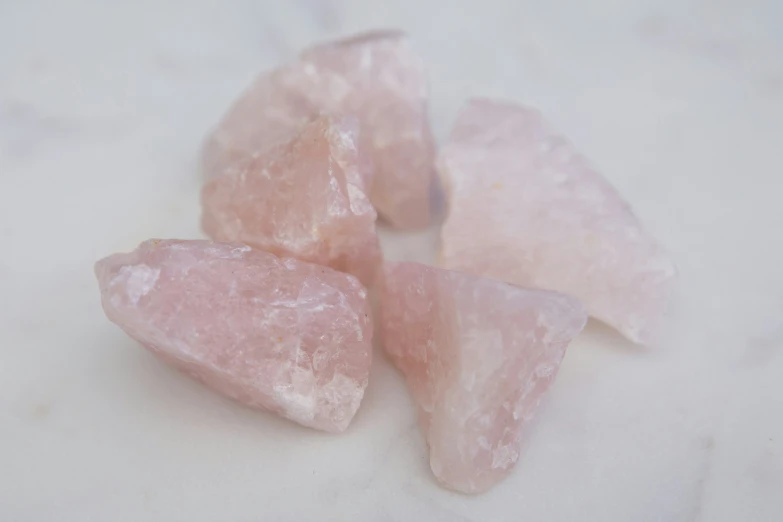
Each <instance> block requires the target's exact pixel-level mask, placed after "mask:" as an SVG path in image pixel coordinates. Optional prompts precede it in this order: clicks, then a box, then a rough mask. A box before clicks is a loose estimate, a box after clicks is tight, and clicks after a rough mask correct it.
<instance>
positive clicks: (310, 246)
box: [201, 117, 380, 285]
mask: <svg viewBox="0 0 783 522" xmlns="http://www.w3.org/2000/svg"><path fill="white" fill-rule="evenodd" d="M355 134H356V129H355V122H353V121H351V120H350V119H345V118H343V119H339V120H334V119H332V118H329V117H320V118H317V119H316V120H314V121H312V122H310V123H306V124H305V125H304V126H303V127H302V129H301V130H300V132H299V133H298V134H297V135H296V136H295V137H294V138H293V139H292V140H291V141H290V142H288V143H285V144H281V145H276V146H273V147H271V148H268V149H266V150H264V151H262V152H258V153H256V155H255V157H253V158H252V160H251V161H250V162H249V163H247V164H246V165H245V166H244V167H243V168H242V169H240V170H227V171H226V172H224V173H222V174H220V175H217V176H215V177H213V178H211V179H210V180H209V181H208V182H207V183H206V185H205V186H204V188H203V190H202V194H201V201H202V206H203V210H204V213H203V217H202V224H203V228H204V231H205V232H206V233H207V235H209V236H210V237H211V238H213V239H216V240H219V241H238V242H241V243H246V244H248V245H250V246H252V247H255V248H260V249H262V250H266V251H268V252H272V253H274V254H277V255H282V256H290V257H296V258H298V259H302V260H304V261H309V262H312V263H317V264H321V265H326V266H330V267H332V268H334V269H336V270H341V271H344V272H348V273H350V274H353V275H355V276H356V277H358V278H359V279H360V280H361V281H362V282H363V283H365V284H367V285H371V284H372V282H373V279H374V276H375V272H376V270H377V268H378V264H379V262H380V247H379V244H378V237H377V235H376V233H375V219H376V213H375V210H374V209H373V207H372V205H371V204H370V201H369V200H368V198H367V196H366V195H365V192H364V180H363V176H362V171H361V170H362V169H361V162H360V158H359V154H358V151H357V149H356V138H355Z"/></svg>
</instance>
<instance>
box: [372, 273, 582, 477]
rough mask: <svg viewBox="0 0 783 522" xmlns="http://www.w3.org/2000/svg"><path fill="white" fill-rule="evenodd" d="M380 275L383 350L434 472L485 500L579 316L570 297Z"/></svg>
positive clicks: (481, 282) (467, 280) (513, 454)
mask: <svg viewBox="0 0 783 522" xmlns="http://www.w3.org/2000/svg"><path fill="white" fill-rule="evenodd" d="M384 272H385V274H384V275H385V289H384V292H383V296H382V301H381V321H380V328H381V336H382V342H383V344H384V347H385V349H386V351H387V352H388V353H389V355H390V356H391V358H392V360H393V361H394V362H395V363H396V364H397V366H399V367H400V368H401V369H402V371H403V372H404V373H405V375H406V377H407V381H408V384H409V386H410V388H411V391H412V393H413V397H414V399H415V400H416V402H417V404H418V407H419V419H420V423H421V426H422V429H423V431H424V434H425V437H426V439H427V444H428V446H429V449H430V466H431V468H432V471H433V473H434V474H435V476H436V477H437V478H438V479H439V480H440V481H441V482H442V483H443V484H444V485H445V486H447V487H449V488H452V489H455V490H458V491H462V492H465V493H478V492H482V491H486V490H487V489H489V488H490V487H491V486H492V485H494V484H495V483H496V482H498V481H499V480H501V479H502V478H503V477H505V476H506V475H507V474H508V473H509V472H510V471H511V469H512V467H513V466H514V464H515V463H516V461H517V459H518V457H519V451H520V438H521V436H522V433H523V431H524V429H525V426H526V425H527V423H528V421H529V420H530V419H531V418H532V416H533V413H534V411H535V410H536V408H537V406H538V404H539V401H540V400H541V397H542V395H543V394H544V392H545V391H546V390H547V389H548V387H549V385H550V384H551V383H552V381H553V379H554V378H555V374H556V373H557V369H558V367H559V365H560V361H561V359H562V358H563V355H564V354H565V350H566V346H567V345H568V343H569V342H570V341H571V339H572V338H573V337H574V336H575V335H576V334H577V333H579V331H580V330H581V329H582V328H583V327H584V324H585V321H586V314H585V312H584V310H583V308H582V306H581V305H580V304H579V302H578V301H577V300H576V299H574V298H572V297H568V296H565V295H561V294H557V293H554V292H547V291H544V290H528V289H524V288H519V287H516V286H512V285H509V284H506V283H502V282H499V281H494V280H491V279H483V278H479V277H475V276H471V275H468V274H462V273H459V272H451V271H448V270H441V269H437V268H431V267H427V266H424V265H420V264H417V263H387V264H386V266H385V270H384Z"/></svg>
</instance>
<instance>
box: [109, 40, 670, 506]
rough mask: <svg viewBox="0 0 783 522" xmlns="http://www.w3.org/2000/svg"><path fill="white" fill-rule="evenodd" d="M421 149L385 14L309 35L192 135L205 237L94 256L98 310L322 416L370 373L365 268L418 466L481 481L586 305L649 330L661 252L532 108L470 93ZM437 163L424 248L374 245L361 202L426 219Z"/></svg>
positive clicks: (489, 480) (403, 54)
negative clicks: (448, 127)
mask: <svg viewBox="0 0 783 522" xmlns="http://www.w3.org/2000/svg"><path fill="white" fill-rule="evenodd" d="M435 156H436V152H435V146H434V142H433V139H432V134H431V131H430V127H429V122H428V116H427V82H426V76H425V70H424V66H423V63H422V61H421V59H420V58H419V57H418V56H417V55H416V54H415V52H414V51H413V50H412V48H411V46H410V43H409V41H408V39H407V38H406V37H405V35H404V34H402V33H399V32H375V33H369V34H364V35H360V36H356V37H353V38H349V39H346V40H340V41H336V42H331V43H326V44H323V45H319V46H317V47H313V48H311V49H308V50H306V51H305V52H303V53H302V54H301V56H300V57H299V58H298V59H296V60H295V61H293V62H292V63H289V64H287V65H284V66H282V67H280V68H278V69H276V70H274V71H271V72H268V73H265V74H262V75H261V76H260V77H259V78H258V79H257V80H256V81H255V82H254V83H253V84H252V85H251V86H250V88H249V89H248V90H247V91H246V92H245V93H244V94H243V95H242V96H241V97H240V98H239V100H238V101H237V102H236V103H235V104H234V105H233V106H232V107H231V108H230V110H229V111H228V113H227V114H226V115H225V117H224V118H223V119H222V120H221V122H220V123H219V124H218V125H217V127H216V128H215V130H214V131H213V132H212V133H211V134H210V135H209V136H208V138H207V140H206V142H205V145H204V150H203V154H202V166H203V169H204V171H205V173H206V176H207V178H206V182H205V185H204V187H203V190H202V195H201V198H202V208H203V215H202V225H203V229H204V231H205V232H206V233H207V235H208V236H210V238H212V239H213V240H214V241H210V240H189V241H179V240H149V241H146V242H144V243H142V244H141V245H140V246H139V247H138V248H137V249H136V250H135V251H133V252H131V253H127V254H115V255H112V256H109V257H107V258H105V259H103V260H101V261H99V262H98V263H97V264H96V267H95V272H96V275H97V278H98V281H99V285H100V289H101V299H102V304H103V308H104V310H105V312H106V315H107V317H108V318H109V319H110V320H111V321H113V322H114V323H116V324H118V325H119V326H120V327H121V328H122V329H123V330H124V331H125V332H127V333H128V335H130V336H131V337H133V338H134V339H136V340H137V341H139V342H140V343H141V344H143V345H144V346H145V347H147V348H148V349H149V350H150V351H152V352H153V353H155V354H156V355H158V356H159V357H160V358H161V359H163V360H164V361H166V362H168V363H170V364H172V365H173V366H175V367H177V368H179V369H181V370H183V371H184V372H187V373H188V374H190V375H192V376H193V377H195V378H196V379H198V380H200V381H201V382H203V383H204V384H205V385H207V386H209V387H211V388H213V389H215V390H217V391H218V392H220V393H222V394H224V395H226V396H228V397H231V398H233V399H235V400H237V401H240V402H242V403H244V404H247V405H249V406H251V407H256V408H259V409H263V410H266V411H270V412H274V413H277V414H279V415H281V416H283V417H285V418H288V419H291V420H293V421H295V422H297V423H299V424H302V425H304V426H308V427H312V428H316V429H320V430H325V431H329V432H341V431H343V430H345V429H346V428H347V427H348V425H349V424H350V422H351V420H352V418H353V417H354V415H355V413H356V411H357V410H358V408H359V406H360V403H361V400H362V397H363V395H364V391H365V389H366V387H367V384H368V378H369V369H370V363H371V359H372V342H373V318H372V314H371V308H370V304H369V298H368V290H367V288H368V287H371V288H372V287H374V288H377V290H378V292H379V297H380V299H379V302H380V314H379V317H376V322H377V324H378V327H377V331H378V332H379V339H380V342H381V344H382V345H383V346H384V348H385V351H386V353H387V354H388V356H389V358H390V359H391V360H392V361H393V362H394V363H395V364H396V365H397V366H398V367H399V368H400V370H401V371H402V372H403V373H404V374H405V376H406V379H407V381H408V385H409V387H410V390H411V393H412V395H413V397H414V399H415V401H416V404H417V407H418V410H419V419H420V423H421V428H422V431H423V433H424V436H425V438H426V440H427V444H428V447H429V451H430V465H431V468H432V471H433V473H434V475H435V476H436V477H437V479H438V480H439V481H440V482H441V483H442V484H443V485H445V486H446V487H448V488H451V489H455V490H457V491H462V492H466V493H478V492H482V491H486V490H487V489H489V488H490V487H492V486H493V485H494V484H496V483H497V482H498V481H499V480H501V479H502V478H503V477H505V476H506V475H507V474H508V473H509V472H510V470H511V469H512V467H513V466H514V464H515V463H516V462H517V460H518V458H519V454H520V441H521V439H522V435H523V433H524V431H525V429H526V426H527V425H528V423H529V421H530V419H531V418H532V417H533V414H534V412H535V411H536V409H537V407H538V405H539V402H540V401H541V398H542V396H543V395H544V393H545V392H546V391H547V389H548V388H549V386H550V384H551V383H552V381H553V380H554V378H555V376H556V374H557V370H558V367H559V365H560V362H561V360H562V359H563V356H564V354H565V351H566V347H567V346H568V344H569V343H570V342H571V340H572V339H573V338H574V337H575V336H576V335H577V334H578V333H579V332H580V331H581V330H582V328H583V327H584V325H585V322H586V320H587V315H588V314H590V315H592V316H594V317H596V318H597V319H600V320H601V321H604V322H605V323H607V324H609V325H611V326H613V327H614V328H616V329H617V330H618V331H620V332H621V333H622V334H624V335H625V336H626V337H627V338H629V339H630V340H632V341H634V342H638V343H645V344H649V343H651V342H652V340H653V339H654V338H655V335H656V333H657V332H658V331H659V330H660V328H661V323H662V320H663V318H664V316H665V313H666V307H667V303H668V301H669V298H670V295H671V293H672V290H673V286H674V282H675V268H674V265H673V264H672V262H671V260H670V259H669V257H668V255H667V254H666V252H665V251H664V250H663V249H662V248H661V247H660V246H659V245H658V243H657V242H656V241H655V240H654V239H653V238H652V237H651V236H650V235H649V234H648V233H647V232H646V231H645V230H644V228H643V227H642V225H641V224H640V222H639V220H638V219H637V218H636V217H635V216H634V214H633V213H632V212H631V210H630V208H629V206H628V204H627V203H626V202H625V201H623V199H622V198H621V197H620V196H619V194H618V193H617V192H616V191H615V190H614V189H613V188H612V187H611V185H609V183H608V182H607V181H606V180H605V179H604V178H603V177H601V175H600V174H598V173H597V172H596V171H595V170H594V169H592V168H591V167H590V166H589V165H588V164H587V162H586V161H585V160H584V159H583V158H582V157H581V156H580V155H579V154H578V153H577V152H576V151H575V150H574V148H573V147H572V145H570V144H569V143H568V141H566V140H565V139H564V138H563V137H562V136H560V135H559V134H557V133H556V132H555V131H554V130H552V128H551V127H550V126H549V124H548V123H547V122H546V121H545V120H544V119H543V118H542V117H541V115H540V114H538V113H537V112H536V111H535V110H532V109H528V108H525V107H522V106H519V105H514V104H510V103H504V102H499V101H492V100H479V99H477V100H471V101H469V102H468V103H467V105H466V106H465V108H464V109H463V110H462V111H461V113H460V114H459V116H458V118H457V121H456V123H455V125H454V128H453V130H452V132H451V135H450V137H449V138H448V140H447V143H446V144H445V145H444V146H443V147H442V149H441V151H440V154H439V155H438V157H437V160H436V157H435ZM436 165H437V169H436ZM436 170H437V172H438V173H439V175H440V178H441V182H442V185H443V186H444V188H445V192H446V195H447V201H448V214H447V217H446V219H445V223H444V225H443V229H442V256H441V264H442V267H441V268H435V267H430V266H425V265H421V264H417V263H388V262H387V263H384V262H383V260H382V257H381V251H380V247H379V242H378V236H377V233H376V229H375V222H376V217H377V216H378V215H380V216H381V217H382V218H383V219H385V220H386V221H387V222H388V223H389V224H391V225H392V226H396V227H399V228H415V227H421V226H426V225H428V224H429V223H430V206H429V201H430V189H431V184H432V182H433V179H434V177H435V175H434V174H435V172H436Z"/></svg>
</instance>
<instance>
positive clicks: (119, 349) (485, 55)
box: [0, 0, 783, 522]
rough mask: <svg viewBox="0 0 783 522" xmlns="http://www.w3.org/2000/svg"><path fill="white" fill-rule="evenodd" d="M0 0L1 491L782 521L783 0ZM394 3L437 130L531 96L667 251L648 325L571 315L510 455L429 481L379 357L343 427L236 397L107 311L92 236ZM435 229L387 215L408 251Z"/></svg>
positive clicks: (119, 509)
mask: <svg viewBox="0 0 783 522" xmlns="http://www.w3.org/2000/svg"><path fill="white" fill-rule="evenodd" d="M455 4H457V2H450V1H447V0H441V1H433V2H426V1H422V0H395V1H367V0H364V1H363V0H352V1H351V0H332V1H327V0H323V1H318V0H309V1H305V0H299V1H293V0H290V1H288V0H287V1H283V0H280V1H272V0H269V1H258V2H251V1H243V0H227V1H222V2H218V1H215V2H209V3H208V2H204V1H196V0H190V1H184V0H183V1H180V2H175V1H162V0H158V1H153V0H149V1H143V2H142V1H139V2H108V1H107V2H99V1H97V0H96V1H94V2H86V1H82V2H78V1H67V2H66V1H54V0H52V1H50V2H40V1H33V0H30V1H25V2H22V1H19V2H12V1H2V2H0V234H1V235H2V236H1V239H2V240H1V241H0V293H1V294H2V299H1V300H0V520H2V521H3V522H43V521H58V522H70V521H74V522H77V521H78V522H84V521H158V520H159V521H167V522H168V521H172V520H188V521H193V522H198V521H215V520H226V521H232V522H251V521H281V522H283V521H286V522H287V521H291V522H300V521H304V520H324V521H327V520H328V521H368V520H371V521H379V522H385V521H419V520H420V521H427V522H441V521H443V522H447V521H448V522H452V521H460V522H466V521H473V522H479V521H480V522H487V521H493V522H494V521H498V522H502V521H515V522H516V521H522V520H524V521H546V522H558V521H574V520H579V521H580V522H592V521H595V522H628V521H633V522H647V521H649V522H652V521H663V522H680V521H683V522H685V521H726V522H737V521H742V522H745V521H748V522H767V521H770V522H772V521H780V520H783V269H782V268H783V232H781V226H782V225H783V207H782V206H781V204H780V197H781V189H783V181H782V180H783V32H782V31H781V27H783V4H781V3H780V2H779V1H777V0H770V1H768V2H762V1H745V2H740V1H731V0H729V1H717V0H711V1H707V0H704V1H701V2H696V1H685V2H683V1H678V0H662V1H656V2H653V1H647V2H644V1H610V0H602V1H598V2H578V1H576V0H574V1H552V2H545V1H521V0H507V1H502V0H482V1H476V2H464V3H463V5H460V6H457V5H455ZM389 26H393V27H402V28H405V29H407V30H409V31H410V32H411V33H412V35H413V37H414V40H415V43H416V45H417V46H418V48H419V49H420V50H421V52H422V54H423V55H424V56H425V57H426V59H427V60H428V61H429V64H430V67H431V79H432V87H433V89H432V90H433V117H434V123H435V127H436V130H437V133H438V135H439V136H440V137H442V136H443V135H444V134H445V131H446V129H447V128H448V126H449V125H450V123H451V121H452V119H453V117H454V114H455V111H456V109H457V108H458V106H459V105H460V103H461V102H462V101H463V100H464V99H465V98H466V97H468V96H469V95H472V94H482V95H495V96H502V97H505V98H510V99H517V100H520V101H525V102H528V103H532V104H535V105H538V106H539V107H540V108H541V109H542V110H543V111H544V112H545V113H546V114H548V115H549V117H550V119H552V120H553V121H554V122H555V123H556V124H557V125H559V126H560V127H561V128H562V129H563V130H564V131H565V132H566V133H567V134H568V135H570V136H571V137H572V140H573V141H574V142H575V143H576V144H577V145H578V146H579V147H580V148H581V149H582V150H583V151H584V152H585V153H586V154H587V155H588V156H590V157H591V158H592V160H593V162H594V163H595V164H596V165H597V166H598V167H600V168H601V169H602V170H603V171H604V172H605V174H606V176H607V177H608V178H609V179H610V180H611V181H612V182H613V183H614V184H615V185H616V186H617V187H618V189H619V190H620V191H621V192H622V193H623V194H624V195H625V196H626V197H627V199H628V200H629V201H630V202H631V203H632V204H633V206H634V207H635V209H636V210H637V212H638V214H639V215H640V216H641V217H642V219H643V220H644V221H645V222H646V224H647V225H648V227H649V228H650V229H651V230H652V231H653V232H654V233H655V234H656V235H657V236H658V237H659V238H660V239H661V241H662V242H663V243H664V244H666V245H667V246H668V247H669V248H670V249H671V251H672V252H673V253H674V255H675V257H676V259H677V261H678V264H679V267H680V270H681V275H682V297H681V302H680V307H679V311H678V315H677V319H676V324H675V328H674V331H673V333H672V335H671V336H670V338H669V339H668V340H667V342H666V343H664V344H663V345H662V346H660V347H659V348H657V349H650V350H643V349H638V348H635V347H633V346H630V345H628V343H626V342H624V341H623V340H621V339H620V338H619V337H617V336H616V335H614V334H613V333H612V332H610V331H609V330H608V329H606V328H603V327H601V326H597V325H594V324H591V325H589V326H588V328H587V330H586V331H585V332H584V333H583V334H582V335H581V336H580V337H579V338H578V339H577V340H576V341H575V342H574V343H573V345H572V348H571V350H570V352H569V354H568V355H567V357H566V360H565V362H564V365H563V368H562V372H561V374H560V377H559V379H558V380H557V382H556V384H555V386H554V388H553V390H552V393H551V394H550V396H549V399H548V401H547V402H546V404H545V406H544V408H543V409H542V411H541V414H540V416H539V422H538V425H537V428H536V430H535V431H534V432H533V433H532V434H531V438H530V441H529V444H528V445H527V450H526V453H525V454H524V457H523V459H522V461H521V462H520V464H519V465H518V466H517V469H516V470H515V472H514V473H513V475H512V476H511V477H510V478H509V479H508V480H506V481H505V482H503V483H502V484H500V485H499V486H498V487H497V488H496V489H494V490H493V491H491V492H490V493H488V494H486V495H483V496H479V497H466V496H461V495H458V494H453V493H450V492H447V491H444V490H442V489H440V488H439V487H438V486H436V485H435V483H434V481H433V479H432V477H431V475H430V473H429V470H428V466H427V460H426V450H425V447H424V444H423V442H422V438H421V436H420V434H419V431H418V429H417V428H416V426H415V419H414V412H413V409H412V405H411V402H410V399H409V398H408V395H407V393H406V389H405V386H404V384H403V382H402V379H401V377H400V376H399V375H398V374H397V373H396V372H395V371H394V370H393V369H392V368H391V367H390V366H389V364H388V363H387V362H386V361H385V360H384V359H383V358H382V357H377V359H376V361H377V363H376V364H375V366H374V368H373V374H372V381H371V384H370V387H369V391H368V394H367V397H366V400H365V402H364V404H363V406H362V409H361V410H360V412H359V414H358V416H357V418H356V419H355V422H354V424H353V425H352V427H351V428H350V429H349V431H348V432H347V433H346V434H345V435H343V436H329V435H325V434H320V433H316V432H313V431H309V430H306V429H303V428H299V427H297V426H295V425H292V424H290V423H287V422H285V421H282V420H279V419H276V418H274V417H272V416H269V415H265V414H263V413H257V412H254V411H251V410H248V409H245V408H243V407H240V406H237V405H235V404H233V403H231V402H230V401H228V400H224V399H222V398H221V397H218V396H217V395H215V394H213V393H211V392H209V391H207V390H205V389H203V388H202V387H200V386H199V385H198V384H196V383H194V382H192V381H191V380H189V379H187V378H186V377H184V376H182V375H180V374H177V373H176V372H174V371H171V370H169V369H168V368H167V367H165V366H163V365H162V364H160V363H159V362H158V361H157V360H155V359H154V358H153V357H152V356H150V355H149V354H147V353H146V352H145V351H143V350H141V349H139V348H138V347H137V346H136V345H135V344H134V342H132V341H131V340H130V339H128V338H127V337H126V336H125V335H124V334H123V333H122V332H121V331H120V330H119V329H118V328H117V327H115V326H113V325H112V324H110V323H109V322H108V321H106V320H105V319H104V317H103V314H102V312H101V309H100V306H99V302H98V291H97V287H96V283H95V280H94V277H93V275H92V263H93V262H94V261H95V260H96V259H98V258H99V257H102V256H103V255H106V254H108V253H111V252H114V251H117V250H126V249H130V248H132V247H134V246H135V245H136V244H137V243H138V242H139V241H141V240H143V239H145V238H148V237H150V236H158V237H197V236H199V230H198V223H197V217H198V204H197V194H198V181H197V176H196V174H195V172H194V165H195V162H194V158H195V154H196V150H197V147H198V144H199V140H200V139H201V137H202V136H203V134H204V133H205V131H206V130H207V128H208V127H209V126H210V125H211V124H212V123H213V122H214V121H215V120H216V118H217V117H218V116H219V114H220V113H221V112H222V110H223V109H224V108H225V106H226V105H227V104H228V103H229V102H230V101H231V100H232V98H233V97H235V95H236V94H237V93H238V92H239V91H240V90H241V89H242V88H244V86H245V85H246V84H247V83H248V82H249V81H250V80H251V78H252V77H253V76H254V74H255V73H257V72H258V71H260V70H262V69H264V68H267V67H269V66H271V65H273V64H274V63H276V62H277V61H279V60H281V59H284V58H285V57H288V56H291V55H293V54H294V53H295V52H296V50H297V49H298V48H300V47H301V46H303V45H305V44H308V43H310V42H312V41H315V40H319V39H324V38H329V37H333V36H337V35H341V34H348V33H351V32H354V31H358V30H364V29H369V28H375V27H389ZM435 237H436V235H435V234H433V233H431V232H428V233H421V234H418V235H415V236H409V237H404V236H400V235H396V234H386V236H385V240H386V245H385V246H386V247H387V252H388V254H389V255H390V256H391V257H396V258H417V259H424V260H426V259H428V258H429V257H430V256H431V255H432V249H433V242H434V238H435Z"/></svg>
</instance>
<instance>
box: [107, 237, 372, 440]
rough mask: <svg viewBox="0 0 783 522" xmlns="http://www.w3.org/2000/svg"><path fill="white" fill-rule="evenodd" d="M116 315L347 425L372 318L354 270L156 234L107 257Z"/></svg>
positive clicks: (178, 359)
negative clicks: (350, 272) (160, 237)
mask: <svg viewBox="0 0 783 522" xmlns="http://www.w3.org/2000/svg"><path fill="white" fill-rule="evenodd" d="M95 273H96V276H97V278H98V282H99V285H100V289H101V300H102V303H103V309H104V311H105V312H106V316H107V317H108V318H109V319H110V320H111V321H112V322H114V323H116V324H117V325H119V326H120V327H121V328H122V329H123V330H125V332H126V333H127V334H128V335H130V336H131V337H133V338H134V339H136V340H137V341H139V342H140V343H141V344H143V345H144V346H145V347H146V348H148V349H149V350H150V351H152V352H153V353H155V354H156V355H158V356H159V357H160V358H161V359H163V360H164V361H166V362H168V363H169V364H171V365H172V366H174V367H176V368H179V369H180V370H183V371H185V372H187V373H189V374H190V375H192V376H193V377H195V378H196V379H198V380H200V381H202V382H203V383H204V384H206V385H207V386H209V387H211V388H213V389H215V390H217V391H218V392H220V393H222V394H224V395H227V396H228V397H231V398H233V399H236V400H238V401H240V402H242V403H245V404H247V405H249V406H252V407H255V408H260V409H263V410H269V411H272V412H275V413H277V414H279V415H281V416H283V417H286V418H288V419H291V420H293V421H295V422H298V423H299V424H302V425H304V426H309V427H311V428H316V429H319V430H324V431H329V432H340V431H343V430H345V428H346V427H347V426H348V424H349V423H350V422H351V419H352V418H353V416H354V414H355V413H356V410H357V409H358V408H359V403H360V402H361V400H362V396H363V395H364V390H365V388H366V387H367V379H368V375H369V369H370V359H371V340H372V321H371V319H370V316H369V314H370V309H369V305H368V300H367V292H366V290H365V289H364V288H363V287H362V285H361V284H360V283H359V282H358V281H357V280H356V279H355V278H354V277H352V276H350V275H348V274H343V273H341V272H337V271H334V270H332V269H330V268H326V267H322V266H316V265H313V264H310V263H305V262H303V261H299V260H296V259H280V258H278V257H276V256H274V255H272V254H269V253H266V252H262V251H260V250H253V249H251V248H250V247H247V246H244V245H239V244H232V243H215V242H212V241H175V240H164V241H161V240H149V241H146V242H144V243H142V244H141V245H140V246H139V248H138V249H137V250H135V251H133V252H131V253H128V254H115V255H112V256H109V257H107V258H105V259H103V260H101V261H98V263H97V264H96V265H95Z"/></svg>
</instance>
